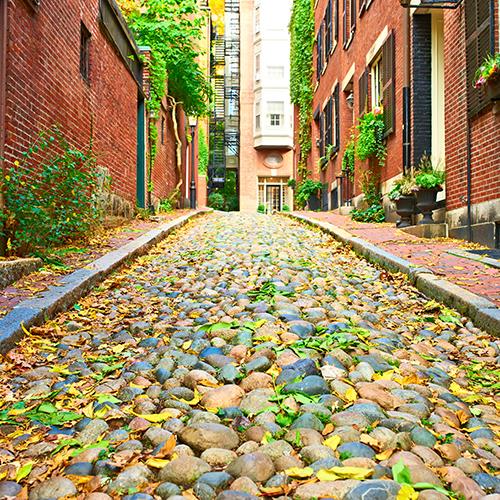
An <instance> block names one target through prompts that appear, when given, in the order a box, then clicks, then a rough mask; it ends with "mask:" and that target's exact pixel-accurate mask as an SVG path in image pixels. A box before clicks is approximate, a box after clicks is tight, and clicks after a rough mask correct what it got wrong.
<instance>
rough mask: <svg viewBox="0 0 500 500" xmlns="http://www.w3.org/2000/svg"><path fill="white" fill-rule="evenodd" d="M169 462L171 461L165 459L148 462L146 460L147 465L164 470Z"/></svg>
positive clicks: (153, 459) (152, 459)
mask: <svg viewBox="0 0 500 500" xmlns="http://www.w3.org/2000/svg"><path fill="white" fill-rule="evenodd" d="M169 462H170V460H167V459H165V458H149V459H148V460H146V465H149V466H150V467H154V468H155V469H162V468H163V467H165V465H167V464H168V463H169Z"/></svg>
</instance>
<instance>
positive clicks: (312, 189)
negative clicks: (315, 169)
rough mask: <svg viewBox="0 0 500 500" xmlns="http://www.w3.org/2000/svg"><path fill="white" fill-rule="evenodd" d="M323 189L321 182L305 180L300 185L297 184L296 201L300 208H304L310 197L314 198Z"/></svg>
mask: <svg viewBox="0 0 500 500" xmlns="http://www.w3.org/2000/svg"><path fill="white" fill-rule="evenodd" d="M322 188H323V184H322V183H321V182H320V181H313V180H312V179H305V180H303V181H302V182H301V183H300V184H297V190H296V192H295V201H296V202H297V205H298V206H299V207H300V208H304V207H305V206H306V204H307V200H308V199H309V197H310V196H314V195H316V194H317V193H318V191H319V190H321V189H322Z"/></svg>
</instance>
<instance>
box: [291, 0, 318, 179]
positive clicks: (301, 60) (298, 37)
mask: <svg viewBox="0 0 500 500" xmlns="http://www.w3.org/2000/svg"><path fill="white" fill-rule="evenodd" d="M289 30H290V94H291V100H292V103H293V104H295V105H296V106H297V108H298V113H299V130H298V140H299V146H300V158H299V164H298V173H299V175H300V176H301V177H306V176H307V174H308V172H307V158H308V156H309V154H310V152H311V149H312V138H311V120H312V100H313V88H312V78H313V46H314V6H313V0H293V8H292V17H291V20H290V27H289Z"/></svg>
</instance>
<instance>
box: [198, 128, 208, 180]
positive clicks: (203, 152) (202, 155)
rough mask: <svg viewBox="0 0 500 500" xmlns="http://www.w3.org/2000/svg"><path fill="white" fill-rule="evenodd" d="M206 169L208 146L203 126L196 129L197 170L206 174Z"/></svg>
mask: <svg viewBox="0 0 500 500" xmlns="http://www.w3.org/2000/svg"><path fill="white" fill-rule="evenodd" d="M207 169H208V146H207V140H206V137H205V132H204V130H203V128H201V127H200V129H199V130H198V172H199V173H200V174H201V175H206V174H207Z"/></svg>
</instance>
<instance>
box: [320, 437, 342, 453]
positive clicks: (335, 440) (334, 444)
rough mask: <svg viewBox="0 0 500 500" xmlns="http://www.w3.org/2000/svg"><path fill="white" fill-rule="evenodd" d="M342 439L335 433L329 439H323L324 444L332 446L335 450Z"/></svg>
mask: <svg viewBox="0 0 500 500" xmlns="http://www.w3.org/2000/svg"><path fill="white" fill-rule="evenodd" d="M341 440H342V438H341V437H340V436H337V435H335V436H332V437H329V438H328V439H325V440H324V441H323V446H328V448H331V449H332V450H333V451H335V450H336V449H337V446H338V445H339V444H340V441H341Z"/></svg>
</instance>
